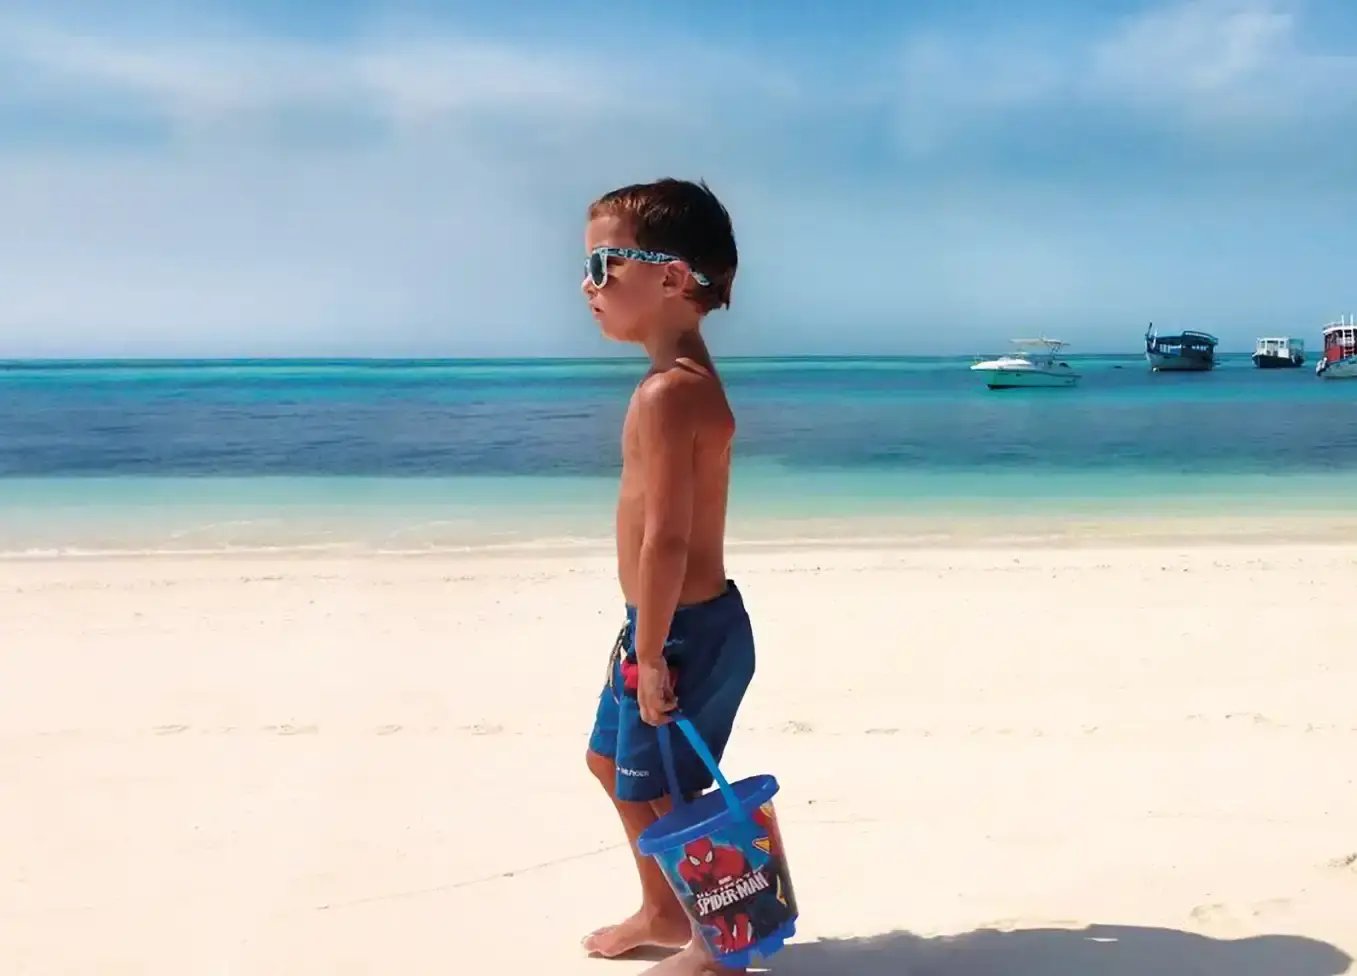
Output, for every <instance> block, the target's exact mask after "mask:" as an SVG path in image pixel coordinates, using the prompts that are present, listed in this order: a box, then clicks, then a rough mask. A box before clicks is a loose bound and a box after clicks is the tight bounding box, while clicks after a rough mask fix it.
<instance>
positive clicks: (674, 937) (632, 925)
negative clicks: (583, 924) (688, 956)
mask: <svg viewBox="0 0 1357 976" xmlns="http://www.w3.org/2000/svg"><path fill="white" fill-rule="evenodd" d="M692 937H693V928H692V923H691V922H689V921H688V916H687V915H678V916H677V917H671V916H666V915H659V914H656V913H654V912H651V911H648V910H646V909H642V910H641V911H639V912H637V913H636V914H635V915H633V916H631V917H630V918H628V919H624V920H623V921H621V922H619V923H617V924H616V925H607V926H604V927H603V928H601V929H595V930H594V931H592V932H590V933H589V934H588V935H587V936H585V937H584V942H583V945H584V948H585V949H586V950H588V951H589V952H591V953H593V954H594V955H598V956H604V957H606V958H608V959H611V958H613V957H614V956H621V955H625V954H626V953H628V952H631V951H632V950H633V949H640V948H642V947H643V946H659V947H660V948H661V949H682V948H683V947H684V946H686V945H687V944H688V942H689V940H690V939H692Z"/></svg>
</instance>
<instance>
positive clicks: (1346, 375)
mask: <svg viewBox="0 0 1357 976" xmlns="http://www.w3.org/2000/svg"><path fill="white" fill-rule="evenodd" d="M1315 375H1316V376H1318V377H1320V378H1321V379H1326V380H1354V379H1357V356H1345V357H1343V358H1342V359H1334V360H1324V361H1323V362H1321V363H1320V364H1319V366H1318V367H1316V368H1315Z"/></svg>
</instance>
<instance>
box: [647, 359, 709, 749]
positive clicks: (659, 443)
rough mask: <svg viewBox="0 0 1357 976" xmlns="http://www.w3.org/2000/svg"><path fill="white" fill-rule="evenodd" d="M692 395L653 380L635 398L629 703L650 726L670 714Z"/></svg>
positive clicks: (677, 383)
mask: <svg viewBox="0 0 1357 976" xmlns="http://www.w3.org/2000/svg"><path fill="white" fill-rule="evenodd" d="M694 392H695V391H694V390H693V388H692V386H691V385H690V381H688V380H687V379H686V378H684V377H682V376H677V377H674V376H661V377H657V378H656V380H654V381H652V384H651V386H650V388H649V389H647V390H645V391H643V393H642V395H641V397H640V398H639V403H638V418H637V419H638V421H639V424H638V426H639V428H640V430H639V433H640V441H641V454H642V464H643V465H644V472H645V476H644V480H645V530H644V534H643V536H642V541H641V554H640V566H639V573H638V576H639V579H638V581H637V582H638V584H639V590H640V592H639V593H638V594H637V603H636V659H637V664H638V665H639V671H640V675H639V678H640V681H639V686H638V689H637V699H638V704H639V705H640V707H641V717H642V718H643V719H645V721H647V722H649V723H650V724H651V725H659V724H662V723H664V722H666V721H668V719H667V717H666V715H665V713H666V712H668V711H671V710H672V709H673V707H674V697H673V689H672V688H670V687H669V670H668V667H667V666H666V664H665V662H664V641H665V638H666V637H667V636H668V635H669V626H670V623H671V622H672V620H673V617H674V610H675V609H676V608H677V607H678V601H679V596H680V594H681V592H682V589H683V579H684V575H685V573H686V571H687V568H688V537H689V532H690V530H691V527H692V520H693V463H694V458H693V454H694V451H695V449H696V445H697V425H696V411H695V409H694V406H695V404H694V396H693V394H694Z"/></svg>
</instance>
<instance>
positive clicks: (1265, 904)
mask: <svg viewBox="0 0 1357 976" xmlns="http://www.w3.org/2000/svg"><path fill="white" fill-rule="evenodd" d="M1290 910H1291V899H1290V898H1269V899H1268V900H1267V901H1260V902H1258V903H1257V904H1256V905H1254V906H1253V909H1252V911H1253V917H1254V918H1272V917H1275V916H1277V915H1284V914H1286V913H1287V912H1288V911H1290Z"/></svg>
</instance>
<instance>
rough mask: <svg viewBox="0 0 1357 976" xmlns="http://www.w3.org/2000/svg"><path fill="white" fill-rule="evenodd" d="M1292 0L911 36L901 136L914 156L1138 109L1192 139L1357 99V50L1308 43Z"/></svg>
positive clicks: (1185, 6) (1205, 3) (1296, 117)
mask: <svg viewBox="0 0 1357 976" xmlns="http://www.w3.org/2000/svg"><path fill="white" fill-rule="evenodd" d="M1298 10H1299V8H1298V7H1297V6H1296V4H1295V3H1292V2H1287V0H1186V2H1176V3H1171V4H1167V5H1159V6H1155V7H1152V8H1150V9H1149V10H1147V11H1143V12H1141V13H1139V14H1136V15H1133V16H1130V17H1128V18H1125V19H1123V20H1121V21H1120V22H1117V23H1115V24H1114V25H1112V26H1111V27H1110V29H1108V30H1107V31H1104V32H1101V33H1096V34H1093V35H1089V36H1086V37H1082V38H1073V39H1071V38H1064V37H1052V36H1047V37H1044V38H1043V37H1039V36H1033V35H1030V34H1028V35H1024V36H1021V37H1018V36H1013V35H1002V36H991V37H979V38H975V37H960V36H952V37H936V36H935V37H928V38H912V39H910V41H909V43H907V44H906V45H905V47H904V48H903V51H902V53H901V56H900V62H899V64H900V68H899V75H898V78H899V88H898V91H897V92H896V94H895V98H896V103H897V105H898V107H899V112H900V122H901V130H902V139H903V143H904V146H905V148H906V149H908V150H909V151H911V152H913V153H915V154H929V153H935V152H939V151H942V150H945V149H947V147H948V145H949V143H951V142H953V141H955V140H956V139H958V138H961V137H964V136H966V135H969V134H975V133H977V132H980V133H984V132H986V131H989V130H992V129H994V128H995V124H996V123H997V122H1002V121H1003V119H1004V118H1005V116H1006V114H1009V113H1013V112H1017V111H1024V110H1035V111H1041V110H1047V111H1051V112H1057V113H1059V112H1062V111H1063V112H1071V111H1090V112H1094V113H1098V114H1100V115H1101V116H1103V117H1108V116H1109V115H1115V114H1121V115H1123V116H1125V115H1135V116H1137V117H1139V118H1140V120H1141V121H1142V122H1148V123H1150V124H1151V125H1153V126H1158V127H1160V128H1161V129H1168V130H1175V131H1176V132H1177V133H1178V134H1179V135H1180V136H1186V137H1188V138H1191V136H1192V134H1193V130H1194V127H1196V128H1198V129H1199V130H1200V132H1201V134H1202V135H1204V136H1207V137H1212V138H1214V137H1215V136H1217V135H1219V134H1220V133H1222V132H1234V133H1243V134H1251V133H1258V132H1268V131H1271V130H1273V129H1275V128H1276V127H1277V126H1285V125H1288V124H1293V123H1303V122H1305V121H1308V120H1312V119H1315V118H1328V119H1334V118H1337V117H1340V116H1343V115H1344V114H1347V113H1351V112H1352V111H1353V110H1354V109H1357V84H1354V83H1353V80H1352V79H1353V78H1355V77H1357V55H1353V54H1349V53H1346V52H1345V53H1339V54H1329V53H1322V52H1317V51H1314V50H1311V49H1308V48H1306V47H1304V46H1302V44H1301V43H1300V40H1299V30H1298V27H1299V20H1300V14H1299V12H1298Z"/></svg>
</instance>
